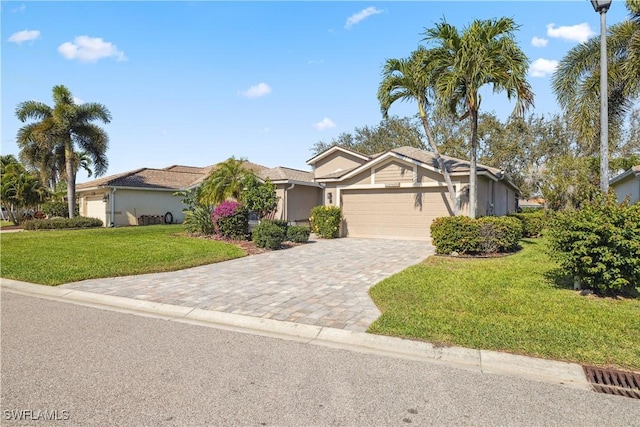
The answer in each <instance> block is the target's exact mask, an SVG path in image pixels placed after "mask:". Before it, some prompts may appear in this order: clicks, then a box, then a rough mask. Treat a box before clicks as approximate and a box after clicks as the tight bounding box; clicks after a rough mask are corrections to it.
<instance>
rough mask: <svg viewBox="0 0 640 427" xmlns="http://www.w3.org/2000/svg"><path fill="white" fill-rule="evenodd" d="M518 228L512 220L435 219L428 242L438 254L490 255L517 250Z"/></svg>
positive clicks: (488, 217) (520, 234)
mask: <svg viewBox="0 0 640 427" xmlns="http://www.w3.org/2000/svg"><path fill="white" fill-rule="evenodd" d="M521 238H522V224H521V223H520V221H519V220H518V219H516V218H510V217H505V216H501V217H491V216H487V217H482V218H477V219H471V218H469V217H466V216H451V217H442V218H436V219H435V220H433V222H432V223H431V240H432V242H433V244H434V246H435V247H436V252H437V253H439V254H451V253H453V252H457V253H458V254H469V255H477V254H490V253H496V252H509V251H513V250H515V249H517V248H518V242H519V241H520V239H521Z"/></svg>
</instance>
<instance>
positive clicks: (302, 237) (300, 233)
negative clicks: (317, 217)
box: [287, 225, 311, 243]
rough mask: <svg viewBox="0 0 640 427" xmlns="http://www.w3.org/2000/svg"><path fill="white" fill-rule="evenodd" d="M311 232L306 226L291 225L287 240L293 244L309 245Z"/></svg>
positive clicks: (288, 229)
mask: <svg viewBox="0 0 640 427" xmlns="http://www.w3.org/2000/svg"><path fill="white" fill-rule="evenodd" d="M310 234H311V230H309V227H305V226H304V225H291V226H289V228H287V240H288V241H290V242H293V243H307V242H308V241H309V235H310Z"/></svg>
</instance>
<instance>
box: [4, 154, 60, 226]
mask: <svg viewBox="0 0 640 427" xmlns="http://www.w3.org/2000/svg"><path fill="white" fill-rule="evenodd" d="M0 176H1V177H0V200H1V201H2V206H3V207H4V208H5V209H6V211H7V214H8V215H9V218H10V219H11V221H12V222H13V223H14V224H16V225H18V224H20V223H21V222H22V221H23V220H24V215H25V211H26V209H28V208H32V207H35V206H36V205H37V204H38V203H41V202H43V201H44V200H45V198H46V197H47V195H48V193H49V192H48V190H47V188H45V187H44V186H43V185H42V183H41V182H40V180H39V179H38V178H37V177H35V176H33V175H31V174H30V173H29V172H28V171H27V170H26V169H25V167H24V166H23V165H22V164H20V163H19V162H18V161H17V160H16V158H15V157H13V156H11V155H8V156H0Z"/></svg>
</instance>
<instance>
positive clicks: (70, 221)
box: [23, 216, 103, 230]
mask: <svg viewBox="0 0 640 427" xmlns="http://www.w3.org/2000/svg"><path fill="white" fill-rule="evenodd" d="M102 225H103V223H102V221H101V220H99V219H97V218H87V217H84V216H77V217H75V218H50V219H34V220H31V221H25V222H24V223H23V228H24V229H25V230H57V229H63V228H92V227H102Z"/></svg>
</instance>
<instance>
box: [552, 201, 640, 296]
mask: <svg viewBox="0 0 640 427" xmlns="http://www.w3.org/2000/svg"><path fill="white" fill-rule="evenodd" d="M549 238H550V242H551V243H550V248H551V255H552V256H553V257H554V258H555V259H556V260H557V261H558V262H559V264H560V266H561V268H562V269H563V271H564V273H565V274H567V275H570V276H571V277H573V278H574V280H575V281H576V282H577V283H578V284H579V285H580V286H581V287H583V288H588V289H592V290H593V291H594V292H596V293H598V294H615V293H618V292H624V293H629V294H633V293H634V291H635V292H640V203H636V204H634V205H629V204H628V203H627V202H623V203H618V202H617V199H616V196H615V194H608V195H606V196H603V195H597V196H596V197H595V198H594V199H593V200H591V201H587V202H585V203H583V205H582V206H581V208H580V210H576V211H564V212H559V213H557V214H556V215H555V216H554V217H553V219H552V220H551V224H550V227H549Z"/></svg>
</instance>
